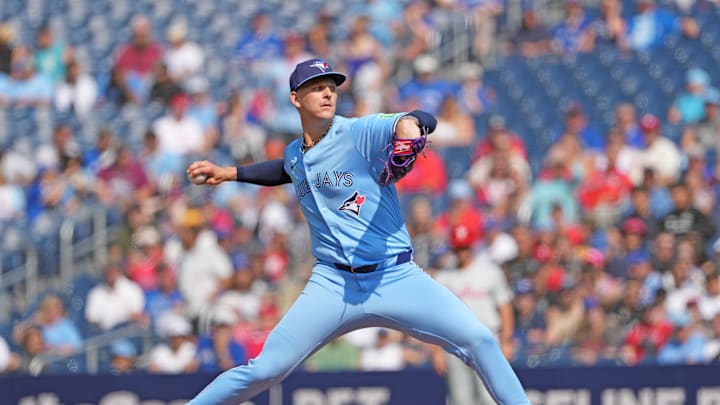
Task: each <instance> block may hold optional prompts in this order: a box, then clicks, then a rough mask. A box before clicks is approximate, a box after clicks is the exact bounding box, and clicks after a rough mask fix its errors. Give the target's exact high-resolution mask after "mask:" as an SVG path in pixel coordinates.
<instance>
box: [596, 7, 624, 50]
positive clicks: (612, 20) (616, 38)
mask: <svg viewBox="0 0 720 405" xmlns="http://www.w3.org/2000/svg"><path fill="white" fill-rule="evenodd" d="M598 10H599V12H600V17H599V18H598V19H597V20H595V21H593V23H592V30H593V32H594V35H595V42H596V43H597V44H600V45H612V46H616V47H618V48H621V49H622V48H624V47H626V43H627V38H626V35H627V29H628V22H627V20H626V19H625V16H624V14H623V2H622V1H621V0H600V5H599V7H598Z"/></svg>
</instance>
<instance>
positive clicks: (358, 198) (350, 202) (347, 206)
mask: <svg viewBox="0 0 720 405" xmlns="http://www.w3.org/2000/svg"><path fill="white" fill-rule="evenodd" d="M363 204H365V196H364V195H362V194H360V193H358V192H357V191H356V192H354V193H353V195H351V196H350V198H348V199H347V200H345V201H343V203H342V205H341V206H340V207H339V208H338V210H340V211H350V212H352V213H353V214H355V215H357V216H360V206H362V205H363Z"/></svg>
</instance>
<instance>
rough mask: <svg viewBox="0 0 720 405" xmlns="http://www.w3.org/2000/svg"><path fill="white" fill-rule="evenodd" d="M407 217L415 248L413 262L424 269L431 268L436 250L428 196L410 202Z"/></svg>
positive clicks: (418, 197)
mask: <svg viewBox="0 0 720 405" xmlns="http://www.w3.org/2000/svg"><path fill="white" fill-rule="evenodd" d="M408 212H409V213H408V215H407V217H408V218H407V220H406V222H407V228H408V233H409V234H410V239H411V241H412V247H413V261H415V263H417V264H418V266H421V267H422V268H429V267H431V265H430V257H431V256H432V250H433V249H434V245H433V242H434V239H433V213H432V205H431V203H430V200H429V199H428V198H427V197H426V196H417V197H415V198H414V199H413V200H412V201H411V202H410V209H409V211H408Z"/></svg>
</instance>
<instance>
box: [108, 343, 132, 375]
mask: <svg viewBox="0 0 720 405" xmlns="http://www.w3.org/2000/svg"><path fill="white" fill-rule="evenodd" d="M137 355H138V350H137V348H136V347H135V345H134V344H133V343H132V342H130V341H129V340H126V339H117V340H115V341H114V342H112V344H111V345H110V372H111V373H113V374H129V373H133V372H135V367H136V362H137Z"/></svg>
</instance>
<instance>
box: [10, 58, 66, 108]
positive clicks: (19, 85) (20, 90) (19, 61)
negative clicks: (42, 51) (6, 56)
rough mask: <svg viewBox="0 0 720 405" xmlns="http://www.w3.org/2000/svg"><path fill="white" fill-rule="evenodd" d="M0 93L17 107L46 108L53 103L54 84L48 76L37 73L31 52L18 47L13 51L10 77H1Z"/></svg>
mask: <svg viewBox="0 0 720 405" xmlns="http://www.w3.org/2000/svg"><path fill="white" fill-rule="evenodd" d="M8 79H9V80H8ZM2 82H5V83H2ZM3 87H5V89H4V91H2V89H3ZM0 92H2V93H5V97H6V98H7V99H8V100H9V102H10V103H12V104H15V105H19V106H45V105H48V104H50V102H51V101H52V97H53V83H52V82H51V81H50V79H48V78H47V76H45V75H44V74H41V73H38V72H36V71H35V68H34V66H33V61H32V55H31V54H30V51H29V50H28V49H27V48H24V47H17V48H15V49H14V50H13V56H12V63H11V64H10V76H9V77H8V78H4V77H2V76H0Z"/></svg>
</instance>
